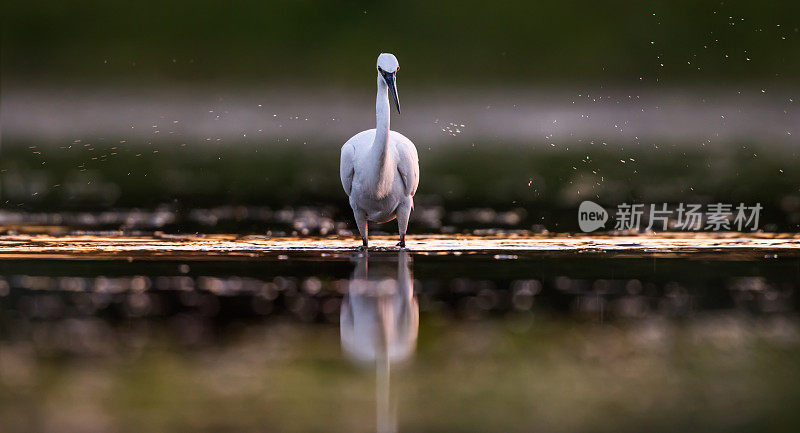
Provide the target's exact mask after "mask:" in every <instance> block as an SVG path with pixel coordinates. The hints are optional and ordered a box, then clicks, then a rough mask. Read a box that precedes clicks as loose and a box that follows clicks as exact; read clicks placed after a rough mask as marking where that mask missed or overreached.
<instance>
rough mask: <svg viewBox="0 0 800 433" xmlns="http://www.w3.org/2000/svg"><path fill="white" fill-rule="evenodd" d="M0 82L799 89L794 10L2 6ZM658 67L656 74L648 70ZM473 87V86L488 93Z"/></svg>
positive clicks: (248, 2)
mask: <svg viewBox="0 0 800 433" xmlns="http://www.w3.org/2000/svg"><path fill="white" fill-rule="evenodd" d="M0 8H2V9H0V10H1V11H2V74H3V79H4V81H7V82H9V80H10V81H11V82H30V81H43V82H54V81H55V82H58V81H66V82H89V83H96V82H97V80H100V81H106V82H112V83H117V82H120V81H128V82H133V83H141V84H146V85H151V84H153V82H154V80H155V81H156V82H158V81H162V80H163V81H164V82H168V83H169V82H175V81H200V82H208V81H217V82H227V83H235V84H242V85H247V84H253V83H257V84H273V83H274V82H276V81H278V82H285V81H298V80H310V81H309V82H310V83H312V84H314V85H319V86H331V85H348V84H350V83H359V82H362V81H363V78H365V77H367V76H368V74H369V71H370V68H368V67H366V66H370V65H372V64H373V62H374V59H375V56H376V54H377V53H378V52H381V51H391V52H394V53H396V54H397V55H398V56H399V58H400V59H401V64H402V65H403V75H404V79H407V80H411V81H409V82H416V83H420V84H421V83H426V82H427V83H448V84H463V83H479V84H482V85H485V84H491V83H493V82H494V83H496V84H498V85H503V84H509V83H514V82H517V83H519V82H524V83H526V84H541V83H543V82H544V83H547V82H570V83H575V82H581V81H583V82H593V83H596V82H601V83H609V84H610V83H617V82H623V83H639V82H645V83H650V84H657V83H671V84H674V83H676V82H705V83H717V82H718V81H719V80H723V81H734V82H738V81H742V80H744V81H748V80H749V81H752V80H760V81H761V82H762V83H763V84H764V85H769V84H774V83H779V84H785V85H795V84H798V77H800V56H797V55H796V54H797V53H798V52H800V33H799V30H798V26H800V22H799V21H800V20H799V18H800V2H797V1H793V0H781V1H770V2H752V1H744V0H731V1H725V2H719V1H689V0H680V1H667V0H662V1H652V2H626V1H610V2H596V1H589V0H575V1H562V2H523V1H516V2H506V1H500V2H483V1H472V0H470V1H462V0H459V1H455V0H446V1H439V2H425V1H413V2H402V3H398V2H371V1H343V2H328V1H322V0H304V1H262V0H245V1H237V2H218V1H212V0H196V1H186V0H184V1H169V2H163V1H156V0H139V1H135V2H129V1H122V0H110V1H104V2H95V1H89V0H74V1H65V2H61V1H47V2H31V1H25V0H6V1H4V2H3V4H2V6H0ZM662 65H663V66H662ZM487 80H488V81H487Z"/></svg>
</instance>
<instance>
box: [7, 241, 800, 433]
mask: <svg viewBox="0 0 800 433" xmlns="http://www.w3.org/2000/svg"><path fill="white" fill-rule="evenodd" d="M79 258H80V260H46V259H37V260H33V259H7V260H3V261H0V295H2V296H1V297H0V324H1V327H0V418H1V419H2V423H3V431H10V432H31V431H32V432H49V431H59V432H93V431H97V432H102V431H123V432H125V431H131V432H134V431H135V432H162V431H198V432H215V431H243V432H250V431H252V432H256V431H259V432H261V431H286V432H293V431H342V432H344V431H347V432H351V431H357V432H361V431H363V432H367V431H453V432H456V431H475V432H478V431H642V430H649V431H685V430H686V429H693V430H714V431H765V430H772V431H794V430H795V429H796V428H797V427H798V426H800V415H798V413H797V411H796V408H797V406H798V403H800V386H798V385H800V375H798V374H797V372H798V370H797V365H798V362H799V361H800V322H798V316H797V312H798V307H800V304H799V302H798V297H797V293H798V284H800V259H799V258H798V257H797V254H792V253H786V252H782V253H780V254H774V253H772V252H768V253H766V254H764V253H763V252H762V253H759V252H752V251H751V252H746V253H728V254H716V255H713V254H712V255H709V254H676V253H663V252H662V253H653V254H649V255H642V254H638V255H631V254H619V253H612V252H600V251H596V252H584V253H570V254H564V253H561V254H547V253H525V252H514V254H495V253H492V254H480V253H472V254H459V253H458V252H456V253H455V254H454V253H447V254H444V253H405V252H397V251H372V252H370V253H369V254H368V255H365V254H363V253H358V252H350V251H340V252H336V253H332V254H328V253H322V254H318V253H315V254H313V255H310V254H308V253H292V252H289V253H287V254H279V255H270V254H265V255H262V256H260V257H254V258H249V259H243V258H239V259H235V260H233V259H231V258H216V259H214V258H211V257H206V258H205V259H197V258H195V259H191V258H188V257H186V258H183V259H181V258H167V259H165V260H148V259H144V260H140V259H136V260H132V261H129V260H91V257H90V256H82V257H79Z"/></svg>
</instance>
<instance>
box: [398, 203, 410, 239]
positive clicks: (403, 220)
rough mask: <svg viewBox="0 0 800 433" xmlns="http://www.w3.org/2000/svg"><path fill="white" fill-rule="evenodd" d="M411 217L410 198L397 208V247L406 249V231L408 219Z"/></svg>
mask: <svg viewBox="0 0 800 433" xmlns="http://www.w3.org/2000/svg"><path fill="white" fill-rule="evenodd" d="M410 216H411V198H408V199H407V200H404V201H403V202H402V203H400V205H399V206H397V230H398V231H399V232H400V242H398V243H397V246H398V247H400V248H405V247H406V230H407V229H408V218H409V217H410Z"/></svg>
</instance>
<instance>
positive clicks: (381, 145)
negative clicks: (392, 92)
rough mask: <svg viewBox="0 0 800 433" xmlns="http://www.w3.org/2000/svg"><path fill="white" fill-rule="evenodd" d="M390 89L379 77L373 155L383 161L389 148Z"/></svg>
mask: <svg viewBox="0 0 800 433" xmlns="http://www.w3.org/2000/svg"><path fill="white" fill-rule="evenodd" d="M389 109H390V108H389V87H388V86H387V85H386V82H385V81H384V80H383V77H381V76H380V74H379V75H378V95H377V96H376V97H375V141H373V142H372V153H373V154H375V155H376V156H379V157H381V159H383V158H385V157H386V153H387V152H386V150H387V148H388V147H389V115H390V111H389Z"/></svg>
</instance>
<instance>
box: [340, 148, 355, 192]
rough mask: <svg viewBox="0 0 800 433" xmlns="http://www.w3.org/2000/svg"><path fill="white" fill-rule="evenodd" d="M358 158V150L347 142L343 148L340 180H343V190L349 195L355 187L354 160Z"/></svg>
mask: <svg viewBox="0 0 800 433" xmlns="http://www.w3.org/2000/svg"><path fill="white" fill-rule="evenodd" d="M355 156H356V149H355V148H354V147H353V144H352V143H350V142H347V143H345V144H344V146H342V159H341V162H340V164H339V178H340V179H341V180H342V188H344V192H345V193H347V195H348V196H349V195H350V190H351V189H352V187H353V174H354V173H355V165H354V161H353V160H354V159H355Z"/></svg>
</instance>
